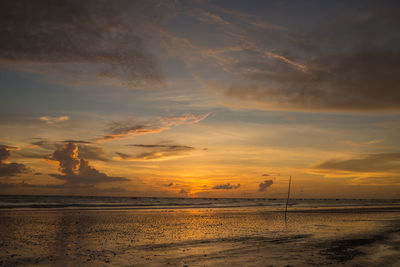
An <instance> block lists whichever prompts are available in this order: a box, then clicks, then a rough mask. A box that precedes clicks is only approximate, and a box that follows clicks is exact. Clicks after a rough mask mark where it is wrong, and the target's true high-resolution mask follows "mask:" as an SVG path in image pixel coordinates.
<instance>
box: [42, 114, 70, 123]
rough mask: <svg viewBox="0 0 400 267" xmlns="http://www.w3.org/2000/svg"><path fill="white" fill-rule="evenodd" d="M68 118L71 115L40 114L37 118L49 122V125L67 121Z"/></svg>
mask: <svg viewBox="0 0 400 267" xmlns="http://www.w3.org/2000/svg"><path fill="white" fill-rule="evenodd" d="M70 119H71V117H69V116H60V117H51V116H42V117H40V118H39V120H41V121H44V122H45V123H47V124H50V125H51V124H55V123H60V122H64V121H68V120H70Z"/></svg>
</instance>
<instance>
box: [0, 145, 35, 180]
mask: <svg viewBox="0 0 400 267" xmlns="http://www.w3.org/2000/svg"><path fill="white" fill-rule="evenodd" d="M12 149H16V147H10V146H6V145H0V177H11V176H15V175H17V174H20V173H25V172H28V168H27V167H26V166H25V165H24V164H20V163H14V162H12V163H6V162H5V161H7V160H8V158H9V157H10V150H12Z"/></svg>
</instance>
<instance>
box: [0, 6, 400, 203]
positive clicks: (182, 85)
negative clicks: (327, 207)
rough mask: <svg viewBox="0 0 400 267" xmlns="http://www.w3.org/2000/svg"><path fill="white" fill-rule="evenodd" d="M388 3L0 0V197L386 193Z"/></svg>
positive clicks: (389, 176)
mask: <svg viewBox="0 0 400 267" xmlns="http://www.w3.org/2000/svg"><path fill="white" fill-rule="evenodd" d="M399 14H400V4H399V2H398V1H348V0H346V1H317V0H315V1H311V0H310V1H286V0H279V1H278V0H276V1H272V0H271V1H232V0H227V1H217V0H216V1H206V0H193V1H189V0H188V1H178V0H176V1H161V0H160V1H147V0H143V1H118V0H117V1H112V0H110V1H94V0H93V1H50V0H48V1H42V0H39V1H30V0H29V1H28V0H26V1H12V0H10V1H1V2H0V100H1V105H0V127H1V128H0V129H1V131H0V194H45V195H47V194H51V195H106V196H107V195H110V196H152V197H243V198H253V197H263V198H264V197H265V198H283V197H285V194H287V185H288V180H289V176H292V178H293V180H292V186H293V187H292V196H293V197H296V198H399V197H400V138H399V137H400V116H399V115H400V31H399V28H400V16H399Z"/></svg>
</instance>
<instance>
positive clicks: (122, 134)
mask: <svg viewBox="0 0 400 267" xmlns="http://www.w3.org/2000/svg"><path fill="white" fill-rule="evenodd" d="M209 115H210V113H207V114H199V115H194V114H191V113H186V114H183V115H180V116H168V117H157V118H155V119H153V120H151V121H149V122H134V123H132V122H112V123H111V126H110V127H109V129H108V131H109V134H106V135H104V136H102V137H100V138H97V139H95V142H106V141H112V140H116V139H122V138H128V137H131V136H135V135H142V134H152V133H159V132H162V131H165V130H168V129H170V128H171V127H174V126H178V125H181V124H184V123H198V122H200V121H202V120H204V119H205V118H207V117H208V116H209Z"/></svg>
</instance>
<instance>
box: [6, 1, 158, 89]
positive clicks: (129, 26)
mask: <svg viewBox="0 0 400 267" xmlns="http://www.w3.org/2000/svg"><path fill="white" fill-rule="evenodd" d="M155 7H156V5H154V3H150V1H149V2H146V1H119V0H117V1H112V0H100V1H94V0H88V1H74V0H70V1H68V0H64V1H51V0H38V1H29V0H6V1H1V2H0V25H1V26H0V62H3V63H7V62H11V63H24V64H25V63H67V64H68V63H73V64H89V65H91V66H93V67H94V68H95V69H96V71H97V73H98V74H99V75H102V76H108V77H116V78H120V79H123V80H125V81H128V82H129V83H137V82H138V81H142V80H145V81H159V80H160V79H161V76H160V73H159V70H158V66H157V64H156V62H155V60H154V59H153V58H152V56H150V55H148V54H147V53H146V52H145V51H144V49H143V47H144V46H143V44H142V41H141V39H140V37H139V36H138V35H137V34H136V33H135V31H138V29H139V27H140V25H143V24H145V23H150V24H151V23H154V22H155V19H154V18H156V17H159V14H158V13H157V12H156V10H155ZM153 11H154V12H153ZM53 66H54V65H53Z"/></svg>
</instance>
